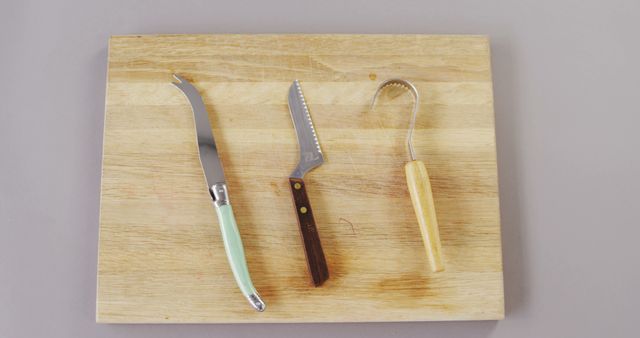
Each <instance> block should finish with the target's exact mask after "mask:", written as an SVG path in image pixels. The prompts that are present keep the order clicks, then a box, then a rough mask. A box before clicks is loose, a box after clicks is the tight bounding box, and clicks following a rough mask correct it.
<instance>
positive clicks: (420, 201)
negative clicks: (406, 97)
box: [371, 79, 444, 272]
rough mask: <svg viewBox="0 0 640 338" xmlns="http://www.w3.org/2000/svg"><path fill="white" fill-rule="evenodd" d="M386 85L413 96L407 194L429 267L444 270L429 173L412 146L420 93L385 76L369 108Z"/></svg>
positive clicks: (404, 83)
mask: <svg viewBox="0 0 640 338" xmlns="http://www.w3.org/2000/svg"><path fill="white" fill-rule="evenodd" d="M389 87H398V88H403V89H406V90H408V91H409V92H410V93H411V95H412V96H413V112H412V113H411V122H410V123H409V132H408V133H407V148H408V152H409V157H410V161H409V162H407V164H405V166H404V171H405V175H406V177H407V186H408V188H409V194H410V195H411V202H412V203H413V209H414V211H415V213H416V217H417V218H418V224H419V225H420V233H421V234H422V240H423V242H424V247H425V250H426V252H427V257H428V258H429V264H430V266H431V271H433V272H438V271H443V270H444V262H443V258H442V245H441V244H440V232H439V230H438V220H437V218H436V208H435V204H434V202H433V192H432V191H431V183H430V181H429V174H428V173H427V168H426V167H425V165H424V162H422V161H420V160H417V159H416V152H415V150H414V149H413V130H414V129H415V126H416V115H417V113H418V108H419V107H420V96H419V95H418V90H417V89H416V87H415V86H414V85H413V84H412V83H411V82H409V81H407V80H403V79H390V80H386V81H384V82H382V83H381V84H380V85H379V86H378V89H377V90H376V93H375V95H374V96H373V100H371V109H373V107H374V105H375V103H376V100H377V98H378V96H379V95H380V93H381V92H382V91H383V90H384V89H385V88H389Z"/></svg>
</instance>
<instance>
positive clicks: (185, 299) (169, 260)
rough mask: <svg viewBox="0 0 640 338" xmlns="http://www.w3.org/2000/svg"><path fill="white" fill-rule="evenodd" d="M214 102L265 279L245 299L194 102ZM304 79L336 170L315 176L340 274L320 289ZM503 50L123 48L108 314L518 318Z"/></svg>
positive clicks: (103, 222)
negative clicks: (293, 110) (498, 98)
mask: <svg viewBox="0 0 640 338" xmlns="http://www.w3.org/2000/svg"><path fill="white" fill-rule="evenodd" d="M172 73H178V74H181V75H182V76H184V77H185V78H187V79H188V80H189V81H191V82H192V84H193V85H194V86H195V87H196V88H197V89H198V90H199V91H200V93H201V95H202V97H203V99H204V102H205V104H206V106H207V109H208V111H209V118H210V120H211V125H212V128H213V133H214V136H215V138H216V142H217V144H218V147H219V151H220V156H221V159H222V163H223V166H224V169H225V174H226V178H227V184H228V188H229V194H230V199H231V203H232V205H233V206H234V209H235V213H236V219H237V222H238V226H239V229H240V233H241V236H242V239H243V241H244V245H245V252H246V256H247V261H248V265H249V269H250V271H251V274H252V277H253V281H254V284H255V286H256V288H257V289H258V291H259V292H260V294H261V295H262V297H263V298H264V300H265V302H266V303H267V310H266V311H265V312H264V313H257V312H255V311H254V310H252V308H251V307H250V306H249V304H248V303H247V302H246V300H245V299H244V297H243V296H242V295H241V293H240V291H239V290H238V288H237V286H236V284H235V281H234V279H233V276H232V274H231V271H230V268H229V266H228V263H227V259H226V256H225V252H224V247H223V244H222V241H221V235H220V230H219V228H218V224H217V218H216V215H215V210H214V209H213V206H212V203H211V199H210V197H209V195H208V192H207V189H206V184H205V181H204V177H203V173H202V169H201V166H200V163H199V159H198V153H197V146H196V139H195V128H194V124H193V116H192V113H191V109H190V106H189V103H188V101H187V100H186V98H185V97H184V96H183V95H182V93H181V92H180V91H179V90H178V89H176V88H175V87H173V86H172V85H171V81H172V80H173V79H172V76H171V74H172ZM392 77H401V78H406V79H408V80H411V81H412V82H413V83H414V84H415V85H416V87H417V88H418V90H419V92H420V95H421V97H422V104H421V106H420V111H419V113H418V118H417V126H416V132H415V134H414V144H415V148H416V153H417V157H418V159H421V160H423V161H424V162H425V164H426V166H427V169H428V170H429V175H430V177H431V184H432V189H433V193H434V199H435V205H436V209H437V214H438V220H439V224H440V234H441V238H442V250H443V254H444V259H445V268H446V270H445V271H444V272H440V273H432V272H430V269H429V265H428V261H427V257H426V254H425V252H424V248H423V244H422V239H421V237H420V230H419V227H418V224H417V220H416V217H415V214H414V211H413V208H412V205H411V199H410V197H409V193H408V190H407V186H406V181H405V176H404V169H403V168H404V164H405V163H406V161H408V155H407V151H406V146H405V137H406V132H407V129H406V128H407V126H408V123H409V118H410V111H411V105H410V104H411V100H410V96H409V95H407V94H402V92H398V91H393V90H392V91H388V92H387V94H386V95H384V96H382V97H381V99H380V100H379V102H378V105H377V107H376V109H375V110H373V111H369V103H370V100H371V98H372V96H373V94H374V92H375V89H376V87H377V85H378V83H379V82H381V81H383V80H385V79H388V78H392ZM294 79H299V80H300V83H301V86H302V89H303V91H304V94H305V97H306V99H307V103H308V105H309V109H310V111H311V115H312V118H313V121H314V123H315V127H316V131H317V134H318V138H319V140H320V144H321V147H322V150H323V152H324V155H325V160H326V162H325V164H324V165H322V166H321V167H319V168H317V169H315V170H313V171H311V172H310V173H308V174H307V176H305V181H306V183H307V190H308V193H309V198H310V200H311V204H312V207H313V211H314V215H315V218H316V222H317V226H318V231H319V234H320V238H321V240H322V243H323V248H324V250H325V255H326V258H327V262H328V265H329V271H330V275H331V277H330V279H329V280H328V281H327V282H326V283H325V284H324V285H323V286H322V287H320V288H313V287H312V285H311V282H310V278H309V274H308V272H307V268H306V263H305V256H304V251H303V246H302V241H301V238H300V234H299V230H298V224H297V221H296V216H295V210H294V206H293V201H292V198H291V194H290V191H289V187H288V184H289V183H288V180H287V177H288V175H289V174H290V173H291V171H292V170H293V168H294V167H295V165H296V162H297V160H298V148H297V147H298V145H297V141H296V136H295V131H294V129H293V125H292V122H291V118H290V116H289V110H288V107H287V91H288V88H289V86H290V84H291V82H292V81H293V80H294ZM503 299H504V297H503V283H502V258H501V247H500V221H499V201H498V187H497V169H496V150H495V131H494V112H493V94H492V82H491V68H490V54H489V42H488V39H487V38H486V37H481V36H428V35H169V36H162V35H160V36H118V37H112V38H111V40H110V43H109V69H108V83H107V95H106V116H105V131H104V153H103V173H102V199H101V214H100V244H99V262H98V290H97V315H96V316H97V320H98V321H99V322H122V323H124V322H126V323H143V322H144V323H146V322H154V323H165V322H166V323H181V322H194V323H195V322H198V323H200V322H202V323H204V322H212V323H213V322H216V323H218V322H220V323H222V322H316V321H320V322H344V321H416V320H477V319H500V318H503V316H504V301H503Z"/></svg>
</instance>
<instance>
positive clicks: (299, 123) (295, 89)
mask: <svg viewBox="0 0 640 338" xmlns="http://www.w3.org/2000/svg"><path fill="white" fill-rule="evenodd" d="M289 112H290V113H291V119H292V120H293V126H294V128H295V130H296V135H297V136H298V145H299V147H300V160H299V162H298V166H297V167H296V169H295V170H294V171H293V173H291V177H293V178H302V177H303V176H304V174H305V173H307V172H308V171H309V170H311V169H313V168H315V167H317V166H319V165H321V164H322V163H323V162H324V157H323V155H322V149H321V148H320V142H319V141H318V136H317V134H316V130H315V127H314V126H313V121H312V120H311V114H310V113H309V107H308V106H307V102H306V100H305V98H304V94H303V93H302V88H301V87H300V82H298V80H295V81H293V83H292V84H291V87H290V88H289Z"/></svg>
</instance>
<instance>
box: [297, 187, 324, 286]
mask: <svg viewBox="0 0 640 338" xmlns="http://www.w3.org/2000/svg"><path fill="white" fill-rule="evenodd" d="M289 184H290V186H291V194H292V195H293V202H294V204H295V206H296V215H297V216H298V225H300V234H301V235H302V240H303V242H304V252H305V255H306V256H307V266H308V267H309V273H310V274H311V279H312V280H313V285H315V286H316V287H318V286H320V285H322V283H324V282H325V281H326V280H327V279H329V269H328V268H327V261H326V260H325V258H324V252H323V251H322V245H321V244H320V236H319V235H318V229H317V228H316V221H315V220H314V218H313V212H312V211H311V204H310V203H309V197H308V196H307V190H306V188H305V185H304V181H303V180H302V179H300V178H289Z"/></svg>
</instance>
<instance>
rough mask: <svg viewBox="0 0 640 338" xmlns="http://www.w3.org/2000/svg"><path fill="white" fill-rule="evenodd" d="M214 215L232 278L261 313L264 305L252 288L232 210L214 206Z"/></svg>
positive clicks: (226, 206)
mask: <svg viewBox="0 0 640 338" xmlns="http://www.w3.org/2000/svg"><path fill="white" fill-rule="evenodd" d="M216 213H217V214H218V220H219V222H220V230H221V231H222V240H223V241H224V249H225V251H226V252H227V258H228V259H229V265H231V271H233V276H234V277H235V278H236V282H237V283H238V287H240V291H242V294H244V296H245V297H247V299H248V300H249V303H251V305H252V306H253V307H254V308H255V309H256V310H257V311H261V312H262V311H264V309H265V304H264V302H263V301H262V299H261V298H260V296H259V295H258V292H257V291H256V288H255V287H254V286H253V282H251V276H250V275H249V268H248V267H247V261H246V259H245V257H244V249H243V247H242V239H241V238H240V232H239V231H238V225H237V224H236V219H235V217H234V216H233V208H231V205H229V204H225V205H221V206H216Z"/></svg>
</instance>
